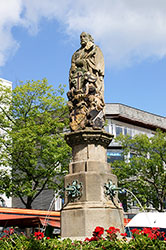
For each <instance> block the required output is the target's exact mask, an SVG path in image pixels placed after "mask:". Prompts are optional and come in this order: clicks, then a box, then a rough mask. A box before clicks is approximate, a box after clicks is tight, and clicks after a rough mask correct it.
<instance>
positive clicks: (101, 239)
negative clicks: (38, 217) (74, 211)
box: [0, 226, 166, 250]
mask: <svg viewBox="0 0 166 250" xmlns="http://www.w3.org/2000/svg"><path fill="white" fill-rule="evenodd" d="M132 233H133V236H132V239H131V240H130V241H128V240H127V238H126V234H120V231H119V229H117V228H115V227H110V228H109V229H107V230H104V228H103V227H99V226H98V227H96V228H95V230H94V232H93V236H92V237H91V238H86V239H85V240H84V241H74V242H72V241H71V240H70V239H65V240H61V239H57V238H55V239H50V238H49V237H45V236H44V234H43V233H42V232H35V234H34V235H32V236H31V237H29V238H28V237H26V236H25V235H24V234H23V233H21V234H20V235H17V234H16V233H15V232H14V229H13V228H11V229H10V230H5V231H4V235H3V236H2V237H1V238H0V249H1V250H14V249H15V250H48V249H57V250H60V249H63V250H64V249H66V250H79V249H80V250H92V249H96V250H97V249H100V250H103V249H104V250H122V249H123V250H147V249H149V250H165V249H166V237H165V233H164V232H159V230H158V228H152V229H150V228H144V229H143V230H138V229H134V230H132Z"/></svg>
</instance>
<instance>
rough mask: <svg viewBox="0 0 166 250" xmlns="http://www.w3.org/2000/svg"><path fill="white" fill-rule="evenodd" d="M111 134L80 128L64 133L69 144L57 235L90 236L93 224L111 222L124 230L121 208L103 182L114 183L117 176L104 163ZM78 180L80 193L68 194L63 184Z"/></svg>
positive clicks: (70, 236) (109, 224) (110, 224)
mask: <svg viewBox="0 0 166 250" xmlns="http://www.w3.org/2000/svg"><path fill="white" fill-rule="evenodd" d="M112 138H113V136H112V135H110V134H108V133H106V132H105V131H100V130H84V131H77V132H72V133H69V134H66V136H65V139H66V141H67V143H68V144H69V145H70V146H71V147H72V162H71V163H70V165H69V174H68V175H66V176H65V178H64V184H65V185H64V186H65V189H66V191H65V206H64V208H63V210H62V211H61V237H62V238H68V237H69V238H71V239H72V240H74V239H82V240H84V239H85V238H86V237H91V236H92V233H93V231H94V229H95V228H96V227H97V226H101V227H104V229H108V228H109V227H111V226H114V227H116V228H119V229H120V230H121V232H123V231H124V226H123V210H122V208H120V207H119V203H118V197H117V194H116V195H114V196H113V197H112V196H111V197H110V196H109V195H108V194H106V189H105V184H106V183H107V184H108V183H109V181H111V182H112V183H113V185H115V186H117V177H116V176H115V175H114V174H112V173H111V168H110V165H109V164H108V163H107V154H106V152H107V146H108V145H109V143H110V142H111V140H112ZM72 183H78V184H80V187H81V189H80V193H79V195H77V196H72V195H71V194H69V193H68V191H67V188H69V187H71V185H72Z"/></svg>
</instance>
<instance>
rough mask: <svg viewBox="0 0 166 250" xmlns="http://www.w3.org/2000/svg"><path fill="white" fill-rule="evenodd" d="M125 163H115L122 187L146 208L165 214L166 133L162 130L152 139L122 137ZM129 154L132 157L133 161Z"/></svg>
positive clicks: (140, 136) (137, 136)
mask: <svg viewBox="0 0 166 250" xmlns="http://www.w3.org/2000/svg"><path fill="white" fill-rule="evenodd" d="M118 142H119V143H120V144H121V145H122V148H123V150H124V151H123V153H124V160H123V161H115V162H114V163H113V172H114V174H116V175H117V177H118V181H119V186H120V187H124V188H127V189H129V190H130V191H132V192H133V193H134V194H135V195H136V197H137V198H138V199H139V200H140V202H141V203H142V205H143V206H145V208H146V206H147V204H149V205H152V206H153V208H155V209H156V210H158V211H164V208H165V202H166V133H163V132H161V131H159V130H157V131H156V133H155V135H154V136H152V137H150V138H149V137H148V136H147V135H145V134H140V135H136V136H134V137H133V138H132V139H131V138H130V137H129V136H123V135H120V136H119V138H118ZM129 155H130V156H131V158H130V159H129V160H127V159H128V158H129Z"/></svg>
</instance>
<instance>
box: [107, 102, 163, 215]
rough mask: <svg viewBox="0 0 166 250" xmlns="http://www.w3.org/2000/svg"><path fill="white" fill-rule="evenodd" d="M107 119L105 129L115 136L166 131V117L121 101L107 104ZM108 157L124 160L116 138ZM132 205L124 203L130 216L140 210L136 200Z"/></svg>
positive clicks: (130, 154) (111, 160)
mask: <svg viewBox="0 0 166 250" xmlns="http://www.w3.org/2000/svg"><path fill="white" fill-rule="evenodd" d="M106 119H107V126H106V127H105V129H106V131H107V132H108V133H111V134H113V135H114V138H116V137H117V136H118V135H120V134H123V135H127V134H128V135H130V136H131V138H132V137H133V136H134V135H136V134H146V135H147V136H148V137H151V136H153V135H154V133H155V131H156V129H161V130H162V131H163V132H166V117H163V116H159V115H155V114H152V113H149V112H146V111H143V110H139V109H136V108H133V107H129V106H126V105H123V104H120V103H108V104H106ZM131 157H132V153H129V155H128V159H129V158H131ZM107 159H108V163H112V162H114V161H115V160H123V150H122V147H121V145H120V144H118V143H116V142H115V140H113V141H112V142H111V143H110V145H109V147H108V149H107ZM126 201H127V199H126ZM130 205H131V208H128V207H127V203H126V204H123V208H124V210H125V211H127V212H128V218H132V217H133V215H134V214H136V213H137V212H138V211H139V208H138V206H137V202H136V201H133V203H132V204H131V203H130ZM150 209H151V208H150ZM152 210H153V208H152Z"/></svg>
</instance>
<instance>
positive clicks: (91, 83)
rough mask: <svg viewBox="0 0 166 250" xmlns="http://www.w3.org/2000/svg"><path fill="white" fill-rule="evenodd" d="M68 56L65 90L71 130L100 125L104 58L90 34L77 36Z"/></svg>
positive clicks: (102, 117)
mask: <svg viewBox="0 0 166 250" xmlns="http://www.w3.org/2000/svg"><path fill="white" fill-rule="evenodd" d="M80 42H81V47H80V49H78V50H77V51H76V52H75V53H74V54H73V56H72V61H71V68H70V73H69V86H70V90H69V92H68V93H67V96H68V99H69V101H68V106H69V111H70V128H71V131H77V130H83V129H102V128H103V127H104V106H105V104H104V57H103V54H102V52H101V50H100V48H99V47H98V46H96V45H95V44H94V40H93V38H92V36H91V35H90V34H88V33H86V32H82V33H81V35H80Z"/></svg>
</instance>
